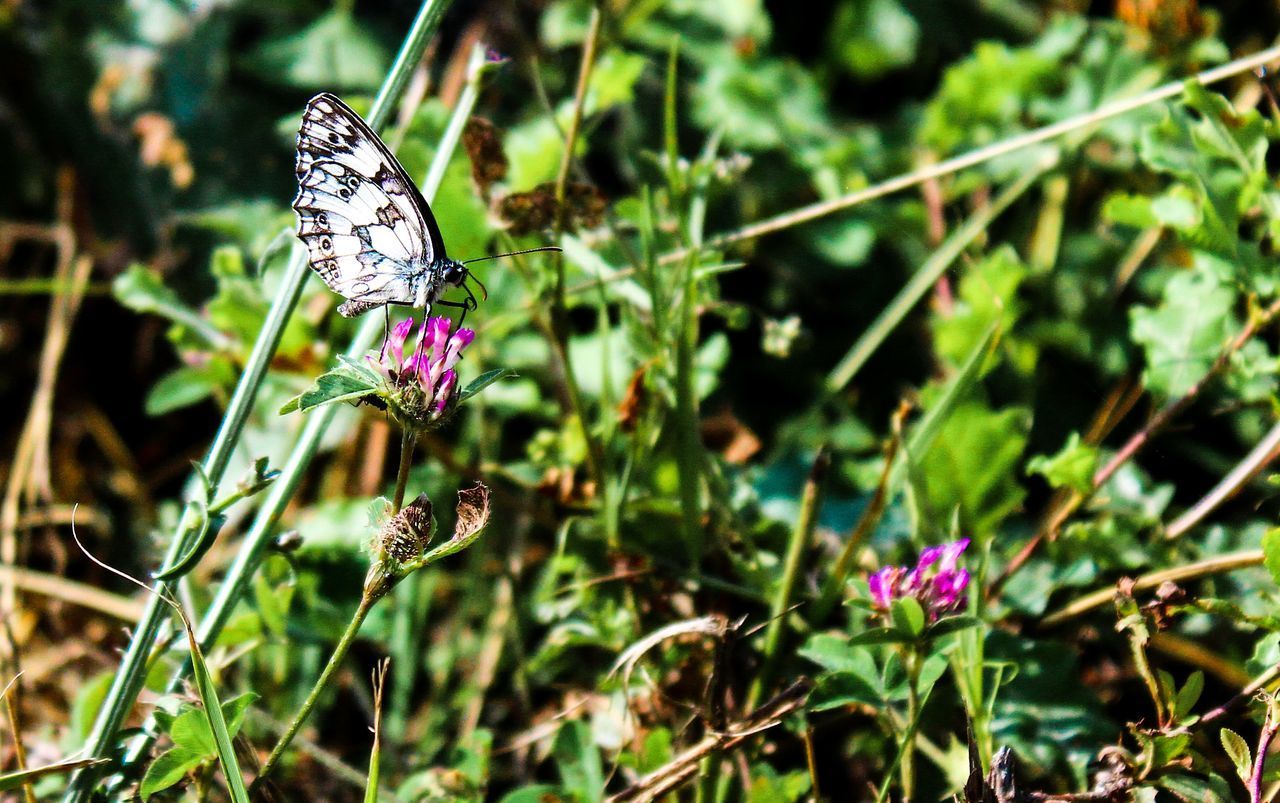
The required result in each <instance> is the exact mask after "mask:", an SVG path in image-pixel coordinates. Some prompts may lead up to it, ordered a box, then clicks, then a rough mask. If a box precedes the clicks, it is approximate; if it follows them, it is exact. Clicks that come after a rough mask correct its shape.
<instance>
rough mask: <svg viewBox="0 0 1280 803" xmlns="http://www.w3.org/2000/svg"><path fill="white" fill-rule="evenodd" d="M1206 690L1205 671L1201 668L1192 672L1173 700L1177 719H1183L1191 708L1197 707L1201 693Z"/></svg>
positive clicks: (1174, 714)
mask: <svg viewBox="0 0 1280 803" xmlns="http://www.w3.org/2000/svg"><path fill="white" fill-rule="evenodd" d="M1203 691H1204V672H1201V671H1200V670H1199V669H1197V670H1196V671H1194V672H1192V673H1191V675H1190V677H1188V678H1187V682H1186V683H1184V684H1182V688H1181V689H1179V690H1178V694H1177V696H1176V697H1175V698H1174V701H1173V716H1174V719H1175V721H1179V722H1180V721H1182V720H1183V719H1185V718H1186V717H1187V715H1188V714H1190V713H1191V709H1192V708H1195V705H1196V703H1197V702H1199V701H1200V694H1201V692H1203Z"/></svg>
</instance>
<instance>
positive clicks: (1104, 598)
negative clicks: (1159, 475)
mask: <svg viewBox="0 0 1280 803" xmlns="http://www.w3.org/2000/svg"><path fill="white" fill-rule="evenodd" d="M1262 560H1263V556H1262V550H1261V549H1247V550H1244V551H1242V552H1232V553H1230V554H1227V555H1218V556H1216V557H1212V558H1209V559H1208V560H1202V561H1198V562H1196V563H1189V564H1187V565H1186V566H1176V567H1174V568H1172V569H1161V570H1159V571H1155V572H1149V573H1147V574H1144V575H1142V576H1141V577H1138V578H1137V579H1136V580H1134V581H1133V586H1132V588H1133V590H1134V591H1146V590H1148V589H1152V588H1156V587H1158V586H1159V585H1160V584H1161V583H1165V582H1170V583H1180V582H1184V581H1187V580H1195V579H1199V578H1201V577H1208V576H1210V575H1214V574H1225V573H1226V572H1232V571H1235V570H1236V569H1245V568H1248V567H1250V566H1261V565H1262ZM1115 593H1116V592H1115V589H1114V588H1110V587H1109V588H1104V589H1102V590H1100V591H1095V592H1093V593H1091V594H1086V595H1084V596H1083V597H1080V598H1079V599H1077V600H1076V601H1074V602H1072V603H1070V604H1069V605H1067V606H1065V607H1063V608H1061V609H1059V610H1058V611H1056V612H1054V613H1051V614H1049V615H1048V616H1046V617H1044V618H1043V619H1041V620H1040V626H1041V627H1056V626H1057V625H1060V624H1062V623H1063V622H1065V621H1067V620H1069V619H1074V618H1075V617H1077V616H1079V615H1081V614H1084V613H1088V612H1089V611H1091V610H1093V609H1094V608H1100V607H1102V606H1103V605H1106V604H1107V603H1108V602H1110V601H1111V599H1112V597H1114V596H1115Z"/></svg>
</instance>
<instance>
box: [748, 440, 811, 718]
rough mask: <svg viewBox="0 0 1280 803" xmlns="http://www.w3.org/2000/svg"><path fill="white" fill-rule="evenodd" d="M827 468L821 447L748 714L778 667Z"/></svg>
mask: <svg viewBox="0 0 1280 803" xmlns="http://www.w3.org/2000/svg"><path fill="white" fill-rule="evenodd" d="M830 467H831V455H830V454H829V453H828V452H827V450H826V448H825V447H824V448H823V449H822V450H820V451H819V452H818V456H817V457H816V458H815V459H814V461H813V467H812V468H811V469H810V470H809V478H808V479H807V480H806V481H805V485H804V494H803V496H802V497H801V499H800V513H799V515H798V516H797V517H796V524H795V527H794V528H793V529H792V531H791V541H790V542H789V543H788V544H787V555H786V559H785V562H784V563H783V569H782V582H781V583H780V584H779V585H778V593H777V594H775V595H774V598H773V604H772V605H770V608H769V616H770V620H769V627H768V628H767V629H766V630H765V632H764V647H763V648H762V653H763V665H762V666H761V667H760V672H759V674H757V675H756V678H755V680H754V681H753V682H752V684H751V690H750V691H749V692H748V693H747V702H746V706H745V707H746V709H747V710H751V709H752V708H754V707H755V705H756V701H758V700H759V699H760V694H761V693H762V692H763V691H764V687H765V685H766V684H767V683H768V682H769V680H770V678H771V676H772V675H773V672H774V670H775V668H776V666H777V662H778V645H779V644H780V643H781V642H782V630H783V626H784V620H785V618H786V613H787V609H788V608H789V607H790V606H791V596H792V593H793V592H794V591H795V587H796V581H797V580H798V579H799V577H800V563H801V559H802V558H803V557H804V553H805V551H806V550H807V549H808V548H809V543H810V542H811V541H812V540H813V528H814V525H816V524H817V522H818V510H819V508H820V507H821V500H822V483H823V480H824V479H825V478H826V474H827V469H829V468H830Z"/></svg>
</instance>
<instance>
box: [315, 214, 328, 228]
mask: <svg viewBox="0 0 1280 803" xmlns="http://www.w3.org/2000/svg"><path fill="white" fill-rule="evenodd" d="M316 222H317V223H319V224H320V225H321V226H328V225H329V213H328V212H321V213H320V214H318V215H316Z"/></svg>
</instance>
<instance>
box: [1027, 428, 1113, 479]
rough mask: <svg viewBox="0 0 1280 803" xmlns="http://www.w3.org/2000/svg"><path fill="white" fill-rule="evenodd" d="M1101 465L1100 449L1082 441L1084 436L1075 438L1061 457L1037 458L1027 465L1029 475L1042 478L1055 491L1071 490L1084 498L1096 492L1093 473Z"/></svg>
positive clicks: (1069, 439) (1061, 452) (1039, 456)
mask: <svg viewBox="0 0 1280 803" xmlns="http://www.w3.org/2000/svg"><path fill="white" fill-rule="evenodd" d="M1097 465H1098V449H1097V447H1095V446H1090V445H1089V444H1087V443H1084V442H1083V441H1081V440H1080V433H1078V432H1072V433H1071V437H1069V438H1067V442H1066V443H1065V444H1064V445H1063V447H1062V448H1061V449H1059V450H1058V453H1057V454H1054V455H1036V456H1035V457H1033V458H1031V460H1030V461H1028V462H1027V473H1028V474H1040V475H1042V476H1043V477H1044V478H1045V479H1046V480H1048V481H1049V484H1050V485H1052V486H1053V487H1054V488H1070V489H1071V490H1073V491H1076V492H1077V493H1081V494H1087V493H1089V492H1090V491H1091V490H1092V489H1093V472H1094V469H1095V468H1096V467H1097Z"/></svg>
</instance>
